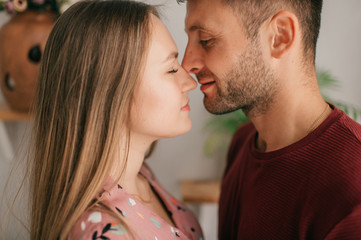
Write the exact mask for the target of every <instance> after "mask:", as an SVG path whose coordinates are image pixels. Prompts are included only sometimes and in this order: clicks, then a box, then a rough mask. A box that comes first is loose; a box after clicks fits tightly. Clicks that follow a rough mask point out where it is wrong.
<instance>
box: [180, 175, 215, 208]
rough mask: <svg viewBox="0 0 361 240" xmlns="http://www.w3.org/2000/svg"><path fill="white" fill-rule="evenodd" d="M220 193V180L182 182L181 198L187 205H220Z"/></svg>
mask: <svg viewBox="0 0 361 240" xmlns="http://www.w3.org/2000/svg"><path fill="white" fill-rule="evenodd" d="M220 191H221V181H220V180H205V181H200V180H196V181H194V180H184V181H182V182H181V196H182V199H183V201H184V202H186V203H192V204H202V203H218V200H219V195H220Z"/></svg>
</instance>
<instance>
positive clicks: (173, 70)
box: [168, 68, 178, 73]
mask: <svg viewBox="0 0 361 240" xmlns="http://www.w3.org/2000/svg"><path fill="white" fill-rule="evenodd" d="M176 72H178V68H174V69H172V70H170V71H168V73H176Z"/></svg>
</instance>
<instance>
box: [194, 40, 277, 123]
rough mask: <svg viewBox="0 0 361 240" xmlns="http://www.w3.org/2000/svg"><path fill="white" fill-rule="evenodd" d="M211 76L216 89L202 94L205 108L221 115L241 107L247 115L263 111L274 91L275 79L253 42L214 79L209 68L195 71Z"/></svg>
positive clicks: (269, 102)
mask: <svg viewBox="0 0 361 240" xmlns="http://www.w3.org/2000/svg"><path fill="white" fill-rule="evenodd" d="M204 76H207V77H210V78H213V79H214V80H215V81H216V83H215V87H216V92H215V95H213V96H207V95H206V94H205V96H204V100H203V102H204V105H205V107H206V109H207V110H208V111H209V112H210V113H213V114H224V113H228V112H232V111H235V110H238V109H242V110H243V111H244V112H245V114H246V115H249V114H250V113H251V111H252V113H251V114H252V116H254V115H259V114H263V113H265V112H266V111H267V110H268V109H269V106H270V104H271V103H272V101H273V98H274V96H275V94H276V92H277V81H276V78H275V76H274V74H273V73H272V71H271V70H270V69H269V68H267V67H266V65H265V63H264V61H263V59H262V53H261V51H260V50H259V48H258V46H256V45H252V46H250V48H248V49H247V51H246V52H244V53H243V54H242V55H240V56H239V57H238V59H237V61H236V62H235V63H234V64H233V66H232V68H231V70H230V71H228V72H226V73H225V74H222V76H221V77H220V78H217V77H216V76H215V75H214V74H213V73H211V72H210V71H209V70H203V71H202V72H200V73H199V74H197V77H198V78H201V77H204Z"/></svg>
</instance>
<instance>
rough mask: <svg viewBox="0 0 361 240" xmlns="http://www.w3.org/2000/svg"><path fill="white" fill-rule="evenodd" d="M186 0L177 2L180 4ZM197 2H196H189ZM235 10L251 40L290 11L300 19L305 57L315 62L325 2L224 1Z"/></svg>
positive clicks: (288, 0)
mask: <svg viewBox="0 0 361 240" xmlns="http://www.w3.org/2000/svg"><path fill="white" fill-rule="evenodd" d="M185 1H186V0H177V2H178V3H180V2H185ZM188 1H196V0H188ZM222 1H223V2H224V3H225V4H226V5H228V6H230V7H231V8H232V9H234V11H235V14H237V15H239V16H240V18H241V22H242V24H243V25H244V27H245V29H246V34H247V35H248V37H250V38H254V37H256V36H257V35H258V30H259V28H260V26H261V25H262V23H263V22H264V21H266V20H267V19H268V18H269V17H271V16H272V15H273V14H275V13H277V12H278V11H280V10H290V11H292V12H293V13H294V14H295V15H296V16H297V18H298V19H299V22H300V26H301V31H302V35H303V45H304V55H305V57H306V58H313V61H314V60H315V52H316V44H317V39H318V35H319V31H320V25H321V11H322V1H323V0H222Z"/></svg>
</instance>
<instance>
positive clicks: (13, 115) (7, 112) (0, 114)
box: [0, 103, 31, 122]
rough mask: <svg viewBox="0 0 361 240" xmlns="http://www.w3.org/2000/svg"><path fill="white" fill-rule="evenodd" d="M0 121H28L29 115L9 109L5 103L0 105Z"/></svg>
mask: <svg viewBox="0 0 361 240" xmlns="http://www.w3.org/2000/svg"><path fill="white" fill-rule="evenodd" d="M0 120H2V121H12V122H19V121H30V120H31V115H30V114H28V113H21V112H17V111H14V110H12V109H10V108H9V107H8V106H7V105H6V104H5V103H0Z"/></svg>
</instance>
